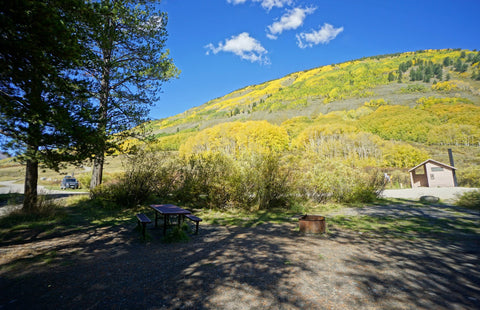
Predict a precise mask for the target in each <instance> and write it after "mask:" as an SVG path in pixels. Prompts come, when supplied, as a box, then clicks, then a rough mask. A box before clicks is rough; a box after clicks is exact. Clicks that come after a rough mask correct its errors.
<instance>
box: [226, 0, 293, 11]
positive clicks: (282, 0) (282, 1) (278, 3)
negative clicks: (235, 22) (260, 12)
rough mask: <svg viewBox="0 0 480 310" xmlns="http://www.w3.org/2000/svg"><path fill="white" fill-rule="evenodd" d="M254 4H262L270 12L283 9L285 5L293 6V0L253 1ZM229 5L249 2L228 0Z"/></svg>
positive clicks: (245, 0)
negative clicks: (273, 9)
mask: <svg viewBox="0 0 480 310" xmlns="http://www.w3.org/2000/svg"><path fill="white" fill-rule="evenodd" d="M252 1H253V2H260V4H261V5H262V7H263V8H264V9H266V10H268V11H270V10H271V9H272V8H274V7H276V8H283V7H284V6H285V5H290V4H292V2H293V0H252ZM227 2H228V3H232V4H234V5H236V4H243V3H245V2H247V0H227Z"/></svg>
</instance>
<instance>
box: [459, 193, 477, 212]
mask: <svg viewBox="0 0 480 310" xmlns="http://www.w3.org/2000/svg"><path fill="white" fill-rule="evenodd" d="M456 204H457V206H460V207H464V208H469V209H475V210H480V190H476V191H469V192H465V193H464V194H463V195H462V196H460V198H459V199H458V201H457V203H456Z"/></svg>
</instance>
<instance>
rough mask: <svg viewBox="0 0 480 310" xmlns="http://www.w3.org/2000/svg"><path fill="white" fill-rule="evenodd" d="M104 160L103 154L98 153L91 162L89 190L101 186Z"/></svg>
mask: <svg viewBox="0 0 480 310" xmlns="http://www.w3.org/2000/svg"><path fill="white" fill-rule="evenodd" d="M104 160H105V155H104V153H103V152H101V153H100V152H99V153H98V154H96V155H95V159H94V160H93V169H92V179H91V181H90V189H94V188H95V187H97V186H98V185H100V184H102V177H103V162H104Z"/></svg>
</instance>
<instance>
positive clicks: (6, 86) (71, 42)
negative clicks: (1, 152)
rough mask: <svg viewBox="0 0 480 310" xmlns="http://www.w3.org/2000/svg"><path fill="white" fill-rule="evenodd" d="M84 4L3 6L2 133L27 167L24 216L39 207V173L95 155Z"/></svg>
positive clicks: (24, 1)
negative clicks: (85, 70)
mask: <svg viewBox="0 0 480 310" xmlns="http://www.w3.org/2000/svg"><path fill="white" fill-rule="evenodd" d="M87 11H88V10H87V8H86V6H85V3H84V2H83V1H81V0H70V1H62V0H49V1H42V0H35V1H29V0H15V1H4V2H3V5H2V12H1V14H0V29H2V35H1V36H0V68H1V72H0V103H1V104H0V128H1V129H0V133H1V134H2V135H3V136H5V137H6V140H5V141H6V143H5V144H6V145H4V146H5V147H8V148H12V149H14V150H15V151H16V153H17V155H18V158H19V159H20V160H21V161H22V162H24V163H25V165H26V172H25V188H24V194H25V199H24V203H23V208H24V209H26V210H33V209H34V208H35V207H36V206H37V183H38V169H39V166H40V165H44V166H46V167H48V168H52V169H56V170H58V169H59V168H60V167H61V164H62V163H63V162H65V161H68V162H73V163H75V162H79V161H81V160H83V159H85V158H86V157H87V156H88V155H89V154H91V151H92V150H91V148H89V147H90V146H92V145H93V144H94V142H95V141H91V140H90V139H91V138H94V137H95V135H94V134H93V125H92V123H90V120H91V117H92V116H93V109H91V107H90V105H89V103H88V100H87V96H86V90H87V89H86V85H85V84H84V83H83V82H82V81H79V80H78V79H76V77H77V76H79V74H78V72H79V70H81V69H82V68H81V67H80V66H79V64H81V63H82V60H83V59H84V57H85V55H86V50H85V49H84V48H83V44H82V42H83V41H82V38H83V37H82V34H83V30H84V29H85V28H84V26H83V24H82V23H81V21H82V19H83V17H84V16H85V15H88V14H83V13H85V12H87Z"/></svg>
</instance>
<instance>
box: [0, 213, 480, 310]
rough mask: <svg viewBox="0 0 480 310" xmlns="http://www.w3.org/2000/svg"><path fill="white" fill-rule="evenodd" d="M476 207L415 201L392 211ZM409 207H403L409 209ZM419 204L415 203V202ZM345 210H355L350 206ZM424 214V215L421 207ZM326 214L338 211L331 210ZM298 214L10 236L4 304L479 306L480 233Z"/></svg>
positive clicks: (1, 262)
mask: <svg viewBox="0 0 480 310" xmlns="http://www.w3.org/2000/svg"><path fill="white" fill-rule="evenodd" d="M387 208H390V212H391V213H395V214H397V216H412V214H414V215H413V216H418V215H419V214H420V215H419V216H437V217H444V216H447V215H448V216H450V217H455V216H458V217H462V218H464V217H468V218H470V219H475V220H479V219H480V216H479V214H478V213H476V212H468V211H461V210H460V211H459V210H452V209H449V208H438V210H437V211H435V210H436V209H433V210H434V211H432V212H434V215H432V213H428V212H425V210H428V209H427V207H419V208H416V209H418V210H415V209H414V208H412V207H408V206H399V207H397V208H394V207H393V206H388V207H382V206H373V207H369V208H362V209H359V210H357V211H355V212H357V213H356V214H353V215H352V216H358V215H359V214H360V215H361V212H367V213H369V214H370V215H372V216H375V214H377V215H379V216H384V215H385V212H388V210H387ZM399 208H400V209H402V210H403V211H402V212H404V213H403V215H402V214H400V211H401V210H400V209H399ZM407 211H408V212H407ZM345 212H347V213H348V212H350V213H355V212H353V211H352V210H348V209H346V210H345ZM421 214H423V215H421ZM327 225H329V224H328V216H327ZM297 226H298V224H297V222H296V221H293V220H292V222H291V223H284V224H270V223H267V224H261V225H258V226H255V227H226V226H213V225H207V224H202V225H201V227H200V233H199V235H196V236H195V235H194V236H191V240H190V241H189V242H188V243H173V244H165V243H162V242H161V241H160V237H161V231H162V229H161V228H157V229H155V228H153V227H151V226H150V227H149V228H148V229H147V232H148V234H149V235H150V236H151V237H150V239H149V240H148V241H147V242H143V241H141V237H140V234H139V232H138V231H137V230H136V229H135V227H134V225H125V226H114V227H106V228H92V229H86V230H85V231H82V232H80V233H79V232H77V233H75V234H72V235H64V236H61V237H56V238H48V239H42V236H41V235H39V236H36V238H35V239H34V240H33V241H30V240H25V241H24V242H23V243H22V244H19V243H18V242H15V243H14V242H11V243H8V242H5V243H3V244H1V245H0V246H1V247H0V291H1V294H0V309H70V308H72V307H73V308H77V309H478V306H479V305H480V269H479V268H478V263H479V257H480V255H479V254H480V243H479V241H480V237H479V235H478V234H477V233H471V234H468V233H465V234H461V235H458V236H455V235H451V236H447V237H445V236H443V237H442V238H386V237H384V236H382V235H379V234H372V233H363V234H361V233H358V232H354V231H351V230H346V229H340V228H338V227H335V226H334V225H329V232H328V233H327V234H325V235H322V236H316V235H302V234H300V233H299V232H298V229H297V228H298V227H297Z"/></svg>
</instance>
